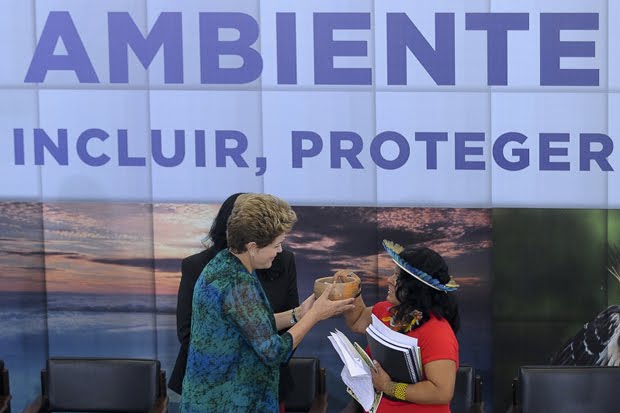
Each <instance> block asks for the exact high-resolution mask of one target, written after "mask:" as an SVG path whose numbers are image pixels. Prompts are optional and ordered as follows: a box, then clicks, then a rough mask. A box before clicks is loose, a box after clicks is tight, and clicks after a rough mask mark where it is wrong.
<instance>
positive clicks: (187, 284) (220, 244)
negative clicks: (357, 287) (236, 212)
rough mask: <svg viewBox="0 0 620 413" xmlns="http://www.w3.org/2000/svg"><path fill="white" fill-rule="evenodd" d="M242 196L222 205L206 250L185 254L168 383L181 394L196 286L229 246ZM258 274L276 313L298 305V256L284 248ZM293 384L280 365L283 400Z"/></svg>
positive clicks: (228, 199) (286, 366)
mask: <svg viewBox="0 0 620 413" xmlns="http://www.w3.org/2000/svg"><path fill="white" fill-rule="evenodd" d="M239 195H241V193H237V194H233V195H231V196H230V197H228V198H227V199H226V200H225V201H224V203H223V204H222V206H221V207H220V210H219V211H218V213H217V215H216V217H215V219H214V220H213V224H212V225H211V229H210V231H209V235H208V238H207V239H208V242H209V244H208V247H207V249H205V250H203V251H201V252H199V253H197V254H194V255H191V256H189V257H186V258H185V259H183V261H182V262H181V282H180V285H179V292H178V296H177V336H178V339H179V342H180V344H181V347H180V348H179V353H178V356H177V360H176V363H175V365H174V368H173V370H172V374H171V375H170V380H169V382H168V387H169V388H170V389H171V390H173V391H174V392H176V393H178V394H181V389H182V384H183V378H184V376H185V369H186V365H187V355H188V350H189V342H190V331H191V318H192V299H193V293H194V286H195V284H196V281H197V280H198V277H199V276H200V274H201V273H202V270H203V269H204V267H205V266H206V265H207V264H208V263H209V261H211V259H212V258H213V257H215V256H216V255H217V253H218V252H220V251H221V250H223V249H225V248H227V247H228V244H227V241H226V224H227V222H228V218H229V217H230V214H231V212H232V210H233V206H234V204H235V201H236V200H237V198H238V197H239ZM256 273H257V275H258V278H259V280H260V283H261V285H262V287H263V289H264V290H265V293H266V295H267V298H268V299H269V303H270V304H271V307H272V309H273V312H274V313H280V312H284V311H287V310H291V309H293V308H296V307H298V306H299V294H298V291H297V269H296V266H295V256H294V254H293V253H292V252H291V251H288V250H283V251H282V252H281V253H279V254H278V255H277V256H276V258H275V259H274V261H273V264H272V266H271V268H268V269H260V270H257V271H256ZM291 325H292V324H291ZM292 386H293V382H292V377H291V373H290V371H289V368H288V365H287V364H283V365H281V367H280V383H279V397H280V400H286V396H287V394H288V392H289V391H290V390H291V388H292Z"/></svg>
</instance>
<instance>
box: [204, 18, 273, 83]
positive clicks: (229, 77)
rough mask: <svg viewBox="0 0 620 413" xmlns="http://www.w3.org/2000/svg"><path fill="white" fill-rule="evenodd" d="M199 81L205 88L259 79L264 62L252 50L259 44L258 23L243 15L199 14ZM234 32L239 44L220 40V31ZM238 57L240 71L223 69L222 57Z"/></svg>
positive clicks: (237, 69)
mask: <svg viewBox="0 0 620 413" xmlns="http://www.w3.org/2000/svg"><path fill="white" fill-rule="evenodd" d="M199 20H200V40H201V42H200V81H201V83H203V84H242V83H250V82H252V81H254V80H256V79H258V77H259V76H260V73H261V71H262V70H263V60H262V58H261V56H260V54H259V53H258V52H257V51H256V50H255V49H253V48H252V47H251V46H252V45H253V44H254V43H255V42H256V40H258V23H257V22H256V20H254V18H252V16H249V15H247V14H244V13H200V16H199ZM226 28H228V29H235V30H237V31H238V32H239V38H238V39H237V40H230V41H223V40H220V39H219V30H220V29H226ZM222 55H232V56H239V57H241V59H242V60H243V64H242V65H241V67H238V68H222V67H220V56H222Z"/></svg>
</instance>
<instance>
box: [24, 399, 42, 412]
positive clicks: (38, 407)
mask: <svg viewBox="0 0 620 413" xmlns="http://www.w3.org/2000/svg"><path fill="white" fill-rule="evenodd" d="M46 405H47V399H46V398H44V397H43V396H39V397H37V398H36V399H35V400H34V401H33V402H32V403H30V404H29V405H28V406H26V407H25V408H24V410H22V413H38V412H40V411H45V406H46Z"/></svg>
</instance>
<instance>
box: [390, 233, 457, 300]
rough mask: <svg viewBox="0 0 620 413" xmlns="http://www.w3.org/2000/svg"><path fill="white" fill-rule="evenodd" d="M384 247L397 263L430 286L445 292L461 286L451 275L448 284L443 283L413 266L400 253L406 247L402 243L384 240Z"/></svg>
mask: <svg viewBox="0 0 620 413" xmlns="http://www.w3.org/2000/svg"><path fill="white" fill-rule="evenodd" d="M383 248H384V249H385V251H386V252H387V253H388V254H390V257H392V260H393V261H394V262H395V263H396V265H398V266H399V267H400V268H402V269H403V271H405V272H407V273H408V274H410V275H411V276H413V277H415V278H417V279H418V280H420V281H421V282H423V283H424V284H426V285H428V286H429V287H431V288H434V289H436V290H439V291H444V292H451V291H456V289H457V288H459V285H458V284H457V283H456V282H454V280H453V279H452V277H450V281H449V282H448V283H447V284H442V283H441V282H440V281H439V280H438V279H436V278H433V277H431V276H430V275H428V274H427V273H425V272H424V271H422V270H419V269H417V268H415V267H413V266H412V265H411V264H409V263H408V262H407V261H405V260H404V259H402V258H401V256H400V255H398V254H400V253H401V252H402V250H403V249H404V248H403V247H402V246H401V245H399V244H397V243H395V242H392V241H388V240H383Z"/></svg>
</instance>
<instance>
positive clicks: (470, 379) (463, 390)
mask: <svg viewBox="0 0 620 413" xmlns="http://www.w3.org/2000/svg"><path fill="white" fill-rule="evenodd" d="M450 411H451V412H452V413H478V412H480V413H482V412H483V411H484V407H483V403H482V379H481V378H480V376H479V375H477V374H476V370H475V369H474V368H473V367H471V366H459V369H458V370H457V372H456V382H455V383H454V396H452V402H450Z"/></svg>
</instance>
